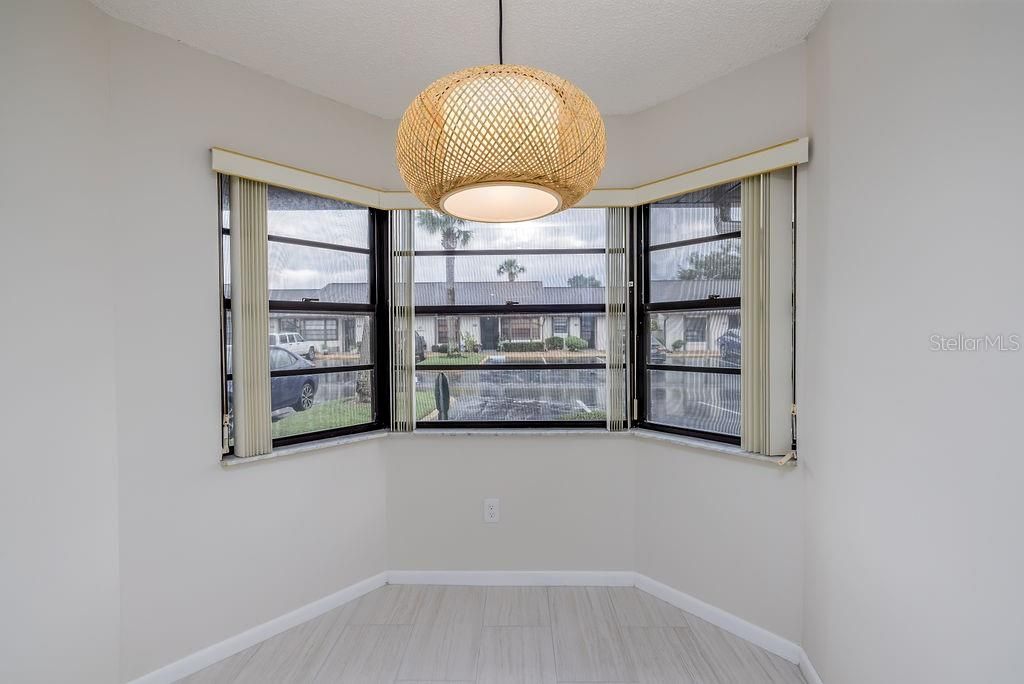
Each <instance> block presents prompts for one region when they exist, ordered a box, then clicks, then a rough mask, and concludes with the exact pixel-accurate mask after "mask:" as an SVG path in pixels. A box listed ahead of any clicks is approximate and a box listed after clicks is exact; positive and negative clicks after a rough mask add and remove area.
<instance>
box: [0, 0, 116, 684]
mask: <svg viewBox="0 0 1024 684" xmlns="http://www.w3.org/2000/svg"><path fill="white" fill-rule="evenodd" d="M105 24H106V19H105V17H103V16H102V15H101V14H100V13H99V12H98V11H97V10H96V9H94V8H93V7H92V6H90V5H87V4H85V3H81V2H60V3H58V2H50V3H45V4H44V3H35V2H29V1H27V0H26V1H24V2H4V3H2V4H0V64H2V65H3V66H2V67H0V150H2V151H0V232H2V238H0V239H2V243H0V300H2V307H0V308H2V311H3V323H2V324H0V355H2V356H3V358H4V361H5V362H4V371H3V380H2V381H0V385H2V386H3V390H2V391H0V432H2V434H3V437H2V440H3V444H2V446H0V540H2V541H0V575H2V577H3V581H2V583H0V681H4V682H72V681H75V682H111V681H116V680H117V619H118V618H117V615H118V608H117V526H118V523H117V459H116V453H115V440H116V435H115V414H114V350H113V346H114V331H113V326H112V315H111V314H112V310H113V304H112V294H113V287H112V285H113V283H112V279H111V273H110V267H111V254H110V251H111V241H110V233H109V220H110V212H109V207H108V204H107V201H106V194H105V193H106V190H107V185H106V183H107V176H108V170H109V164H108V163H107V160H108V157H107V152H108V151H109V147H110V138H109V135H108V127H107V124H108V113H109V109H108V108H109V100H108V90H107V83H106V82H107V74H108V70H107V45H106V35H105ZM42 36H46V39H45V40H43V39H41V37H42Z"/></svg>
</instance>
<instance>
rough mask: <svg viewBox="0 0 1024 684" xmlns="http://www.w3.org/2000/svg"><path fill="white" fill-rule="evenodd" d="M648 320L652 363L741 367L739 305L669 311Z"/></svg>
mask: <svg viewBox="0 0 1024 684" xmlns="http://www.w3.org/2000/svg"><path fill="white" fill-rule="evenodd" d="M647 320H648V330H649V331H650V341H651V343H650V345H649V346H650V348H649V350H648V361H649V362H650V363H653V364H659V365H664V364H669V365H679V366H717V367H720V368H739V367H740V310H739V309H709V310H700V311H666V312H659V313H652V314H650V315H649V316H648V319H647Z"/></svg>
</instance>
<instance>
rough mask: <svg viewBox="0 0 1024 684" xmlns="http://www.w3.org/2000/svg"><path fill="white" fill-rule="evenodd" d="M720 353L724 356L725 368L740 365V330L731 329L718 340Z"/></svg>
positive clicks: (723, 363)
mask: <svg viewBox="0 0 1024 684" xmlns="http://www.w3.org/2000/svg"><path fill="white" fill-rule="evenodd" d="M718 351H719V352H720V353H721V355H722V365H723V366H739V365H740V331H739V328H729V329H728V330H726V331H725V333H723V334H722V335H721V336H720V337H719V338H718Z"/></svg>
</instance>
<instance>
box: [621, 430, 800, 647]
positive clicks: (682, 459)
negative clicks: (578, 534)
mask: <svg viewBox="0 0 1024 684" xmlns="http://www.w3.org/2000/svg"><path fill="white" fill-rule="evenodd" d="M634 451H635V454H636V459H637V474H636V504H637V509H636V510H637V512H636V570H637V572H640V573H643V574H645V575H647V576H649V577H652V578H654V579H656V580H658V581H659V582H663V583H665V584H668V585H669V586H672V587H675V588H676V589H679V590H681V591H684V592H686V593H688V594H691V595H693V596H696V597H697V598H699V599H701V600H702V601H705V602H707V603H710V604H711V605H713V606H718V607H719V608H722V609H724V610H727V611H729V612H731V613H733V614H735V615H738V616H740V617H742V618H744V619H745V620H747V621H749V622H752V623H754V624H755V625H759V626H761V627H764V628H765V629H768V630H771V631H773V632H775V633H776V634H779V635H781V636H783V637H786V638H788V639H791V640H793V641H796V642H799V641H800V629H801V600H800V597H801V581H802V570H801V566H802V561H803V553H802V541H801V535H802V532H801V519H802V515H803V511H802V484H803V483H802V482H801V478H800V474H799V472H798V469H794V468H791V467H783V468H780V467H779V466H776V465H772V464H764V463H757V462H754V461H751V460H749V459H744V458H737V457H732V456H723V455H715V454H709V453H707V452H704V451H697V450H694V449H688V448H685V447H679V446H677V445H674V444H665V443H662V442H658V441H653V440H648V439H644V440H643V441H640V440H637V444H636V447H635V448H634Z"/></svg>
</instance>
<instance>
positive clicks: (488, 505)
mask: <svg viewBox="0 0 1024 684" xmlns="http://www.w3.org/2000/svg"><path fill="white" fill-rule="evenodd" d="M500 516H501V505H500V502H499V501H498V499H484V522H485V523H496V522H498V518H499V517H500Z"/></svg>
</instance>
